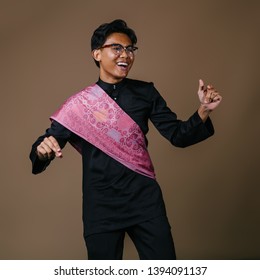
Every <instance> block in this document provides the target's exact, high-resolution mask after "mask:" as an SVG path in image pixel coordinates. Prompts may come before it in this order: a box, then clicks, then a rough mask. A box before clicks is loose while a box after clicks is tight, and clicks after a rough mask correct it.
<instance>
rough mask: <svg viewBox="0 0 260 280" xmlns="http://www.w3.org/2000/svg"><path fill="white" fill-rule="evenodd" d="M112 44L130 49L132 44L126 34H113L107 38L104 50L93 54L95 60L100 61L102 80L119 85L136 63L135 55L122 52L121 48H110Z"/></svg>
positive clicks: (101, 49)
mask: <svg viewBox="0 0 260 280" xmlns="http://www.w3.org/2000/svg"><path fill="white" fill-rule="evenodd" d="M111 44H120V45H121V46H123V47H129V46H132V42H131V40H130V38H129V37H128V36H127V35H126V34H123V33H112V34H111V35H110V36H108V37H107V40H106V41H105V43H104V45H103V48H100V49H98V50H94V51H93V52H92V55H93V57H94V59H95V60H97V61H99V65H100V79H101V80H102V81H104V82H107V83H117V82H120V81H121V80H122V79H123V78H125V77H126V76H127V75H128V73H129V71H130V69H131V67H132V65H133V62H134V54H133V53H132V52H129V51H126V50H122V49H121V52H120V51H118V50H120V46H119V47H118V46H116V45H113V46H108V45H111ZM104 46H107V47H104ZM130 49H131V48H130Z"/></svg>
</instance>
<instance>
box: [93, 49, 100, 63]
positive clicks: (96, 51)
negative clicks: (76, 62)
mask: <svg viewBox="0 0 260 280" xmlns="http://www.w3.org/2000/svg"><path fill="white" fill-rule="evenodd" d="M91 54H92V57H93V58H94V59H95V60H96V61H100V60H101V51H100V49H98V50H93V51H92V52H91Z"/></svg>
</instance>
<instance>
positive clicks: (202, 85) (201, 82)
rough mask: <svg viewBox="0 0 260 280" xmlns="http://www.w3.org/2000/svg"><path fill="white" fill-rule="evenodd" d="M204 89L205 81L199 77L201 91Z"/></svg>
mask: <svg viewBox="0 0 260 280" xmlns="http://www.w3.org/2000/svg"><path fill="white" fill-rule="evenodd" d="M200 90H201V91H203V90H204V82H203V81H202V80H201V79H199V91H200Z"/></svg>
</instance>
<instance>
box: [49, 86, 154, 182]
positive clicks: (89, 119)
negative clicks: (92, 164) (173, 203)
mask: <svg viewBox="0 0 260 280" xmlns="http://www.w3.org/2000/svg"><path fill="white" fill-rule="evenodd" d="M50 119H51V120H55V121H57V122H59V123H60V124H61V125H63V126H64V127H66V128H67V129H69V130H70V131H72V132H73V133H75V134H76V135H78V136H80V137H81V138H83V139H85V140H86V141H88V142H89V143H91V144H92V145H94V146H95V147H97V148H98V149H100V150H102V151H103V152H104V153H106V154H107V155H109V156H110V157H112V158H113V159H115V160H117V161H118V162H120V163H121V164H123V165H125V166H126V167H128V168H129V169H131V170H133V171H135V172H137V173H140V174H143V175H145V176H148V177H150V178H153V179H155V173H154V168H153V164H152V162H151V159H150V156H149V153H148V151H147V147H146V144H145V137H144V135H143V132H142V131H141V129H140V127H139V126H138V124H136V122H135V121H134V120H133V119H132V118H131V117H130V116H129V115H127V114H126V113H125V112H124V111H123V110H122V108H121V107H120V106H119V105H118V104H117V103H116V102H115V101H114V100H113V99H112V98H110V97H109V96H108V94H106V92H105V91H104V90H103V89H102V88H101V87H100V86H98V85H97V84H94V85H91V86H89V87H87V88H85V89H83V90H82V91H80V92H78V93H76V94H74V95H72V96H71V97H69V98H68V99H67V100H66V101H65V102H64V104H63V105H62V106H61V107H60V108H59V109H58V110H57V111H56V112H55V113H54V114H53V115H52V116H51V117H50ZM70 143H71V144H72V146H73V147H74V148H76V149H77V150H78V151H79V152H80V153H81V145H80V142H78V143H77V142H72V141H71V142H70Z"/></svg>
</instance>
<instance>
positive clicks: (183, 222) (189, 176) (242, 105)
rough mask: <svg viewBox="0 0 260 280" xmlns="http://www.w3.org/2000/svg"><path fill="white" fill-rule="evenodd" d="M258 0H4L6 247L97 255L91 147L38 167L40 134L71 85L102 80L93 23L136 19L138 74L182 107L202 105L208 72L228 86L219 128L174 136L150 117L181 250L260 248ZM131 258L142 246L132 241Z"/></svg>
mask: <svg viewBox="0 0 260 280" xmlns="http://www.w3.org/2000/svg"><path fill="white" fill-rule="evenodd" d="M259 11H260V4H259V2H258V1H246V2H245V1H222V0H221V1H165V0H164V1H131V2H122V1H113V2H111V1H110V2H107V1H83V0H81V1H79V0H77V1H57V0H55V1H47V0H44V1H43V0H38V1H35V0H34V1H32V0H27V1H18V0H16V1H1V12H0V13H1V14H0V22H1V25H0V35H1V36H0V38H1V44H0V56H1V57H0V58H1V73H0V74H1V75H0V77H1V128H2V135H1V147H2V151H1V169H0V170H1V185H0V188H1V196H0V222H1V223H0V248H1V249H0V259H85V258H86V250H85V247H84V242H83V237H82V221H81V175H82V174H81V173H82V172H81V159H80V156H79V155H78V154H77V152H76V151H74V149H73V148H72V147H70V146H69V145H67V146H66V148H65V150H64V159H62V160H58V159H57V160H55V161H54V162H53V163H52V165H51V166H50V167H49V168H48V170H47V171H45V173H43V174H41V175H37V176H34V175H32V174H31V164H30V162H29V159H28V154H29V151H30V147H31V144H32V143H33V142H34V140H35V139H36V137H38V136H39V135H40V134H42V133H43V132H44V130H45V129H46V128H47V127H48V126H49V120H48V117H49V116H50V114H51V113H52V112H53V111H54V110H56V108H57V107H58V106H59V105H60V104H61V103H62V102H63V101H64V100H65V99H66V98H67V97H68V96H70V95H71V94H73V93H74V92H76V91H78V90H80V89H81V88H83V87H85V86H86V85H89V84H90V83H93V82H95V81H96V80H97V78H98V70H97V68H96V66H95V65H94V63H93V61H92V58H91V57H90V47H89V41H90V36H91V35H92V32H93V30H94V29H95V28H96V27H97V26H98V25H99V24H101V23H103V22H108V21H111V20H113V19H115V18H123V19H125V20H126V21H127V22H128V24H129V26H131V27H132V28H134V29H135V30H136V32H137V35H138V39H139V41H138V46H139V47H140V51H139V52H138V55H137V57H136V62H135V65H134V67H133V69H132V71H131V73H130V77H132V78H138V79H142V80H147V81H153V82H154V83H155V86H156V87H157V89H158V90H159V91H160V93H161V94H162V95H163V96H164V98H165V99H166V100H167V102H168V105H169V107H171V108H172V109H173V110H174V111H175V112H176V113H177V114H178V116H179V117H180V118H183V119H186V118H187V117H189V115H190V114H192V113H193V112H194V111H195V110H196V109H197V107H198V105H199V104H198V99H197V96H196V92H197V87H198V79H199V78H202V79H204V80H205V82H210V83H213V84H214V85H215V86H216V88H218V89H219V91H221V92H222V94H223V97H224V99H223V103H222V105H221V106H220V107H219V108H218V109H217V110H216V112H214V113H213V114H212V119H213V122H214V125H215V129H216V134H215V136H214V137H212V138H211V139H209V140H207V141H206V142H203V143H200V144H198V145H195V146H192V147H189V148H186V149H178V148H174V147H172V146H171V145H170V144H169V143H168V142H167V141H166V140H165V139H163V138H162V136H160V135H159V134H158V132H157V131H155V130H154V128H153V127H152V126H150V132H149V136H148V137H149V140H150V144H149V150H150V153H151V156H152V159H153V162H154V165H155V167H156V173H157V177H158V181H159V183H160V185H161V187H162V190H163V193H164V197H165V202H166V205H167V210H168V216H169V220H170V222H171V224H172V229H173V235H174V240H175V244H176V250H177V255H178V258H179V259H258V258H259V257H260V253H259V252H260V244H259V235H260V229H259V210H260V206H259V194H260V192H259V185H260V184H259V145H258V142H259V141H258V139H259V94H258V93H259V70H258V68H259V47H260V46H259V45H260V44H259V34H258V31H259V18H260V17H259ZM124 257H125V258H126V259H135V258H137V253H136V251H135V248H134V246H133V244H132V243H131V241H130V240H129V239H128V238H127V239H126V242H125V255H124Z"/></svg>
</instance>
